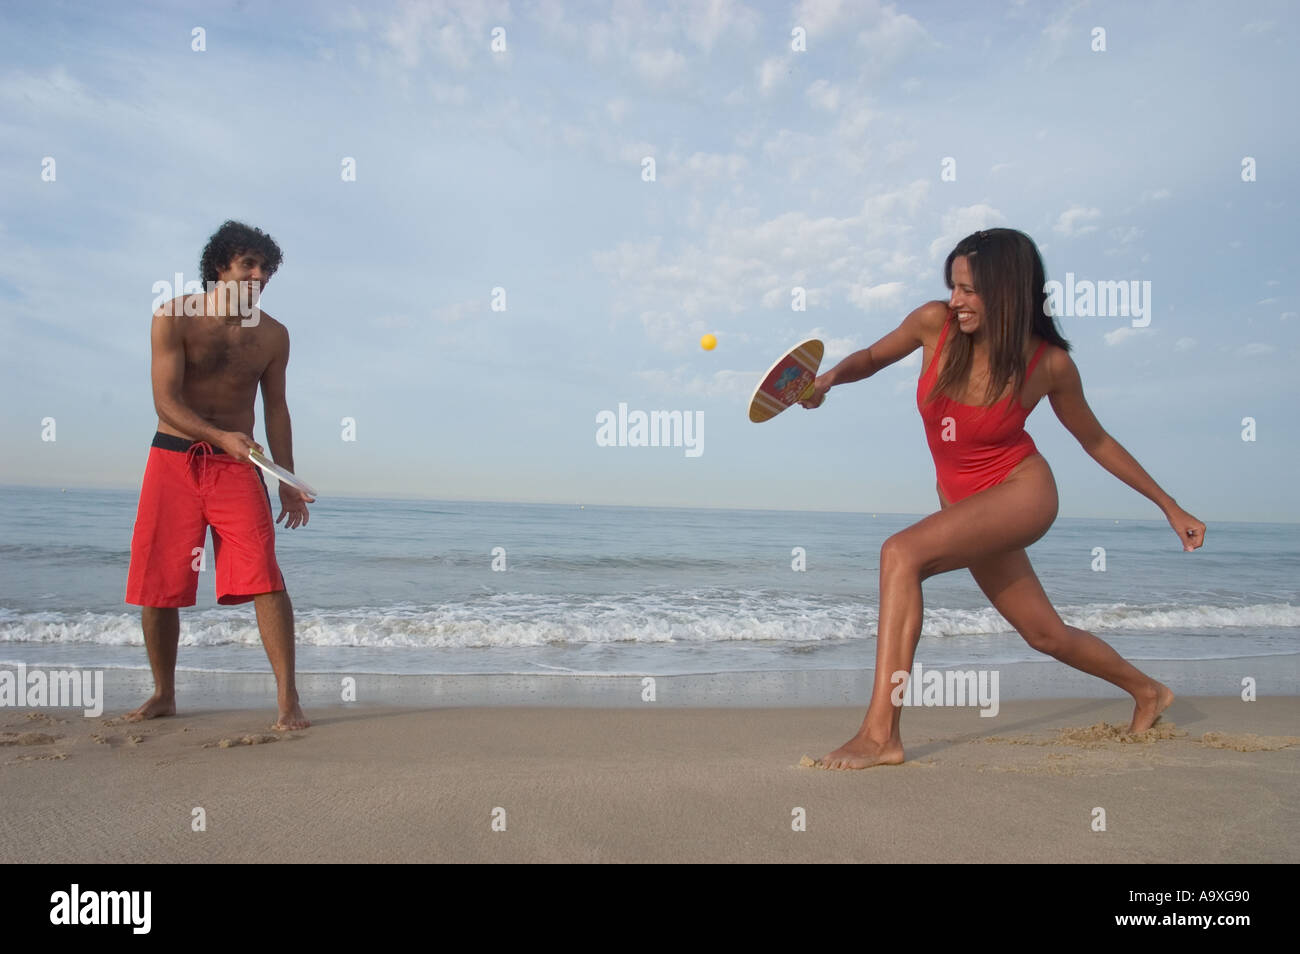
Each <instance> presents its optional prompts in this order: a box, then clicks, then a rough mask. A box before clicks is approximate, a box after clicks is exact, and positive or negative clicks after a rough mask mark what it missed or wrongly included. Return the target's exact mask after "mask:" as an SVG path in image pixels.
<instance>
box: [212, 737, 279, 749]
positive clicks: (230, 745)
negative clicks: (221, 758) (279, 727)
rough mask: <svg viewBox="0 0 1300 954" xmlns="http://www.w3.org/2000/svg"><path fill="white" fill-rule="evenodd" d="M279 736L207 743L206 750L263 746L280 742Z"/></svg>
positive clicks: (241, 738)
mask: <svg viewBox="0 0 1300 954" xmlns="http://www.w3.org/2000/svg"><path fill="white" fill-rule="evenodd" d="M279 741H280V737H279V736H278V735H266V734H263V735H245V736H241V737H240V738H237V739H222V740H221V741H219V742H205V743H204V744H203V747H204V748H205V749H213V748H217V749H233V748H234V747H235V746H237V745H262V744H264V743H266V742H279Z"/></svg>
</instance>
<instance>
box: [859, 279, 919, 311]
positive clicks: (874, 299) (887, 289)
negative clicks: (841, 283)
mask: <svg viewBox="0 0 1300 954" xmlns="http://www.w3.org/2000/svg"><path fill="white" fill-rule="evenodd" d="M905 287H906V286H904V284H903V283H902V282H885V283H884V284H881V285H875V286H871V285H852V286H850V287H849V301H851V302H853V304H855V305H857V306H858V307H859V308H861V309H862V310H863V311H870V310H871V309H872V308H879V307H884V306H891V307H892V306H897V305H899V304H901V303H902V301H903V290H904V288H905Z"/></svg>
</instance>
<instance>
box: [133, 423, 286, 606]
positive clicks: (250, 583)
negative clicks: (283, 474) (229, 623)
mask: <svg viewBox="0 0 1300 954" xmlns="http://www.w3.org/2000/svg"><path fill="white" fill-rule="evenodd" d="M209 526H210V527H212V550H213V553H214V555H215V557H216V561H215V562H216V571H217V579H216V588H217V602H218V603H222V604H231V603H247V602H248V601H249V600H251V599H252V598H253V597H254V596H256V595H257V594H258V593H270V592H273V591H275V590H282V589H284V577H283V576H281V575H280V567H279V564H277V563H276V561H275V523H274V521H273V520H272V519H271V498H270V496H269V495H268V494H267V491H266V484H265V483H263V481H262V475H261V473H260V472H259V471H258V470H257V468H256V467H254V466H253V465H252V464H250V463H248V462H247V461H237V460H235V459H233V458H232V457H230V456H229V455H228V454H225V453H224V452H221V451H213V449H212V446H211V445H210V444H208V443H206V442H204V441H199V442H194V441H189V440H187V439H185V438H183V437H176V436H174V435H172V434H163V433H161V432H160V433H158V434H156V435H155V436H154V439H153V446H152V447H151V448H150V449H149V462H148V464H147V465H146V466H145V470H144V482H143V484H142V485H141V487H140V508H139V510H138V511H137V512H136V517H135V530H134V532H133V533H132V535H131V569H130V571H129V572H128V574H127V582H126V602H128V603H132V604H134V605H136V606H193V605H194V597H195V594H196V593H197V592H198V585H199V572H200V567H201V566H202V564H201V562H200V560H201V556H202V550H203V542H204V538H205V537H206V536H207V530H208V527H209Z"/></svg>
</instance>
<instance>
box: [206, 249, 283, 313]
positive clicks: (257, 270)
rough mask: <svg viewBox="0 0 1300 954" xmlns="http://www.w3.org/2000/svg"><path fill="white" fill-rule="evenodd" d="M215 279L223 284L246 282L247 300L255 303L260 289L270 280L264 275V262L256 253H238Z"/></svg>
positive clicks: (260, 292)
mask: <svg viewBox="0 0 1300 954" xmlns="http://www.w3.org/2000/svg"><path fill="white" fill-rule="evenodd" d="M217 279H218V280H219V281H223V282H247V283H248V285H247V286H242V285H241V286H240V288H241V290H242V289H243V288H244V287H247V288H248V300H249V301H253V302H256V301H257V299H258V297H259V296H260V295H261V294H262V289H263V288H265V287H266V283H267V282H269V281H270V280H271V279H270V278H269V277H268V276H267V274H266V260H265V259H264V258H263V257H262V256H261V254H259V253H258V252H239V253H237V254H236V255H235V257H234V258H232V259H231V260H230V264H229V265H228V266H227V267H226V268H224V269H220V270H218V272H217Z"/></svg>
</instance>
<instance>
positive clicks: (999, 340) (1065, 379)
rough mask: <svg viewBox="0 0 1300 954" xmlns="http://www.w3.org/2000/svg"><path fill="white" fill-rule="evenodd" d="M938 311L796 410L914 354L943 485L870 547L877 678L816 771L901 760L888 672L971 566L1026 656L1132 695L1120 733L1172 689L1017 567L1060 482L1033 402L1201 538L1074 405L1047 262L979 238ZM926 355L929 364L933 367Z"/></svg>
mask: <svg viewBox="0 0 1300 954" xmlns="http://www.w3.org/2000/svg"><path fill="white" fill-rule="evenodd" d="M944 280H945V281H946V283H947V285H948V287H949V288H950V289H952V296H951V299H950V301H949V303H948V304H947V305H944V304H943V302H938V301H935V302H930V303H928V304H926V305H922V306H921V307H920V308H918V309H916V311H914V312H912V313H911V314H910V315H908V316H907V317H906V318H905V319H904V320H903V323H902V324H901V325H899V326H898V328H897V329H895V330H894V331H892V332H890V333H889V334H888V335H886V336H885V337H883V338H881V339H880V340H879V341H877V342H876V343H875V344H874V345H872V346H871V347H870V348H867V349H866V350H865V351H858V352H856V353H854V354H851V355H849V356H848V357H847V358H845V359H844V360H843V361H841V362H840V363H839V364H837V365H836V366H835V367H834V368H832V369H831V370H830V371H828V372H827V373H825V374H823V375H821V376H820V377H818V378H817V380H816V381H815V382H814V391H813V394H812V395H810V397H809V398H808V400H806V401H805V402H804V407H810V408H812V407H818V406H819V405H820V404H821V403H822V401H823V400H825V396H826V392H827V391H829V390H830V389H831V388H832V387H834V386H835V385H837V384H848V383H849V382H852V381H860V380H862V379H863V378H868V377H871V375H873V374H875V373H876V372H877V371H879V370H880V369H881V368H884V367H887V366H888V365H891V364H893V363H894V362H895V361H898V360H900V359H902V358H904V357H906V356H907V355H909V354H911V353H912V352H913V351H915V350H916V349H917V348H922V349H924V350H923V360H922V364H921V367H922V373H921V377H920V380H919V382H918V384H917V392H916V395H917V407H918V408H919V409H920V411H921V417H922V420H923V421H924V423H925V429H926V438H927V439H928V441H929V443H930V450H931V453H932V454H933V456H934V462H935V469H936V471H937V473H938V483H937V488H936V489H937V490H938V492H939V504H940V507H941V509H940V510H939V512H937V513H934V514H931V515H930V516H928V517H926V518H925V519H924V520H922V521H920V522H919V523H916V524H913V525H912V526H910V527H908V528H907V529H906V530H903V531H901V532H899V533H896V534H894V535H893V536H892V537H890V538H889V539H888V540H886V541H885V543H884V545H883V546H882V547H881V549H880V623H879V630H878V633H877V641H876V676H875V682H874V685H873V687H872V694H871V703H870V706H869V707H868V709H867V715H866V718H865V719H863V721H862V728H861V729H859V730H858V734H857V735H855V736H854V737H853V738H852V739H850V740H849V741H848V742H846V743H845V744H844V745H842V746H840V747H839V748H838V749H836V750H835V751H834V752H832V753H830V754H829V755H827V756H826V757H825V758H823V759H822V760H821V762H820V763H819V764H821V765H822V766H823V767H825V768H836V769H848V768H868V767H870V766H872V765H897V764H898V763H900V762H902V761H903V742H902V738H901V737H900V735H899V731H898V724H899V716H900V715H901V708H900V707H899V706H896V705H894V704H893V702H892V700H891V698H890V697H891V693H892V692H894V690H895V687H896V686H897V682H895V681H893V680H892V678H891V677H892V676H893V674H894V673H898V672H903V673H910V672H911V670H912V657H913V656H914V654H915V652H916V643H917V640H918V639H919V638H920V635H921V614H922V607H921V581H922V580H924V579H926V578H927V577H931V576H934V575H935V574H937V573H946V572H948V571H949V570H956V569H959V568H961V567H968V568H969V569H970V572H971V575H972V576H974V577H975V582H976V583H978V584H979V586H980V589H982V590H983V591H984V593H985V595H986V596H987V597H988V598H989V600H990V601H991V602H992V603H993V605H994V607H995V608H996V609H997V610H998V612H999V613H1001V614H1002V615H1003V616H1004V617H1005V618H1006V619H1007V621H1008V622H1010V623H1011V625H1012V626H1014V627H1015V628H1016V630H1017V632H1019V633H1020V635H1021V636H1022V637H1024V639H1025V641H1026V642H1028V643H1029V645H1030V646H1032V647H1034V648H1035V649H1037V650H1039V651H1040V652H1044V653H1047V654H1048V655H1050V656H1054V657H1055V658H1057V659H1059V660H1061V661H1062V662H1064V663H1068V664H1069V665H1071V666H1073V667H1075V668H1076V669H1080V670H1082V671H1083V672H1087V673H1092V674H1093V675H1094V676H1099V677H1101V678H1102V679H1105V680H1107V681H1109V682H1112V683H1114V684H1115V685H1117V686H1119V687H1120V688H1121V689H1123V690H1124V691H1126V692H1128V693H1129V694H1130V695H1132V696H1133V699H1134V703H1135V705H1134V709H1133V721H1132V723H1131V724H1130V725H1129V731H1130V732H1142V731H1144V730H1146V729H1149V728H1150V727H1151V726H1152V724H1153V723H1155V721H1156V719H1157V718H1158V717H1159V715H1160V713H1161V712H1163V711H1164V710H1165V709H1166V708H1167V707H1168V706H1169V704H1170V703H1171V702H1172V701H1173V698H1174V694H1173V692H1172V691H1171V690H1170V689H1169V688H1168V687H1167V686H1165V685H1163V684H1162V683H1159V682H1157V681H1156V680H1154V679H1151V678H1150V677H1149V676H1146V675H1144V674H1143V673H1141V672H1139V671H1138V670H1137V669H1136V668H1134V667H1133V666H1132V665H1131V664H1129V663H1127V662H1125V661H1124V660H1123V659H1122V658H1121V657H1120V655H1119V654H1118V653H1117V652H1115V650H1113V649H1112V648H1111V647H1110V646H1109V645H1107V644H1106V643H1104V642H1102V641H1101V640H1100V639H1098V638H1097V637H1096V636H1094V635H1092V634H1091V633H1087V632H1084V631H1083V630H1081V629H1076V628H1075V627H1073V626H1067V625H1066V624H1065V623H1064V622H1062V621H1061V618H1060V617H1059V616H1058V615H1057V614H1056V610H1055V609H1053V608H1052V604H1051V603H1050V602H1049V601H1048V599H1047V596H1046V594H1045V593H1044V592H1043V588H1042V586H1041V585H1040V584H1039V582H1038V577H1037V576H1035V575H1034V570H1033V567H1031V566H1030V565H1029V558H1028V556H1026V554H1025V547H1027V546H1029V545H1030V544H1031V543H1033V542H1034V541H1036V540H1038V539H1039V538H1040V537H1041V536H1042V535H1043V534H1044V533H1046V532H1047V528H1048V527H1050V526H1051V525H1052V521H1053V520H1055V519H1056V511H1057V498H1056V482H1055V480H1054V479H1053V478H1052V471H1051V468H1049V467H1048V466H1047V461H1046V460H1044V459H1043V457H1042V455H1040V454H1039V453H1038V452H1037V449H1036V448H1035V446H1034V442H1033V441H1032V440H1031V439H1030V437H1029V435H1028V434H1026V433H1025V430H1024V422H1025V418H1026V416H1028V414H1029V412H1030V411H1032V410H1033V408H1034V406H1035V405H1036V404H1037V403H1038V401H1039V400H1040V399H1041V398H1042V397H1043V396H1044V395H1046V396H1048V397H1050V398H1051V401H1052V409H1053V410H1054V411H1056V416H1057V417H1058V418H1059V419H1060V421H1061V423H1062V424H1064V425H1065V427H1066V429H1067V430H1068V431H1069V432H1070V433H1071V434H1073V435H1074V436H1075V438H1077V439H1078V441H1079V443H1080V444H1082V445H1083V448H1084V450H1086V451H1087V452H1088V453H1089V454H1090V455H1091V456H1092V458H1093V459H1094V460H1096V461H1097V463H1099V464H1101V466H1102V467H1104V468H1106V470H1108V471H1110V472H1111V473H1112V474H1114V475H1115V476H1116V477H1118V478H1119V479H1120V480H1122V481H1124V483H1126V484H1128V485H1129V486H1130V487H1132V488H1133V489H1134V490H1136V491H1137V492H1138V493H1140V494H1142V495H1143V496H1146V497H1149V498H1150V499H1151V500H1152V501H1154V502H1155V504H1156V505H1157V506H1158V507H1159V508H1160V509H1161V510H1162V511H1163V512H1164V514H1165V517H1166V518H1168V520H1169V523H1170V525H1171V526H1172V527H1173V528H1174V530H1175V532H1177V534H1178V537H1179V540H1181V541H1182V544H1183V549H1184V550H1188V551H1190V550H1195V549H1196V548H1197V547H1199V546H1201V544H1202V543H1203V542H1204V540H1205V524H1203V523H1201V521H1199V520H1197V519H1196V518H1195V517H1193V516H1192V515H1191V514H1189V513H1187V511H1185V510H1183V509H1182V508H1181V507H1179V506H1178V504H1177V503H1175V502H1174V499H1173V498H1172V497H1170V496H1169V495H1168V494H1166V493H1165V492H1164V491H1163V490H1161V489H1160V487H1159V485H1157V484H1156V482H1155V481H1154V480H1152V479H1151V477H1150V476H1149V475H1148V474H1147V472H1146V471H1145V470H1143V469H1142V467H1141V466H1140V465H1139V464H1138V462H1137V461H1136V460H1134V459H1133V458H1132V457H1131V456H1129V453H1128V452H1127V451H1126V450H1124V448H1123V447H1121V446H1120V445H1119V443H1118V442H1117V441H1116V440H1115V439H1114V438H1113V437H1111V436H1110V435H1109V434H1107V433H1106V432H1105V431H1104V430H1103V429H1102V427H1101V425H1100V424H1099V423H1098V422H1097V419H1096V417H1094V416H1093V413H1092V410H1091V409H1090V408H1089V407H1088V403H1087V401H1085V400H1084V397H1083V387H1082V384H1081V383H1080V380H1079V372H1078V369H1077V368H1076V367H1075V365H1074V361H1073V360H1071V358H1070V355H1069V353H1068V352H1069V348H1070V346H1069V344H1068V343H1067V342H1066V340H1065V339H1064V338H1062V337H1061V335H1060V333H1059V332H1058V331H1057V330H1056V327H1055V324H1054V322H1053V320H1052V318H1051V316H1050V315H1049V314H1048V311H1047V309H1046V308H1045V304H1046V293H1045V291H1044V285H1045V279H1044V272H1043V262H1042V259H1041V257H1040V256H1039V254H1038V249H1037V248H1036V247H1035V245H1034V243H1033V242H1032V241H1031V240H1030V238H1029V236H1027V235H1025V234H1024V233H1022V232H1017V231H1015V230H1014V229H989V230H988V231H985V232H977V233H975V234H974V235H970V236H968V237H967V238H965V239H963V240H962V241H961V242H960V243H958V245H957V247H956V248H954V249H953V250H952V253H951V254H950V255H949V256H948V260H947V261H946V262H945V263H944ZM932 355H933V357H932Z"/></svg>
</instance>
